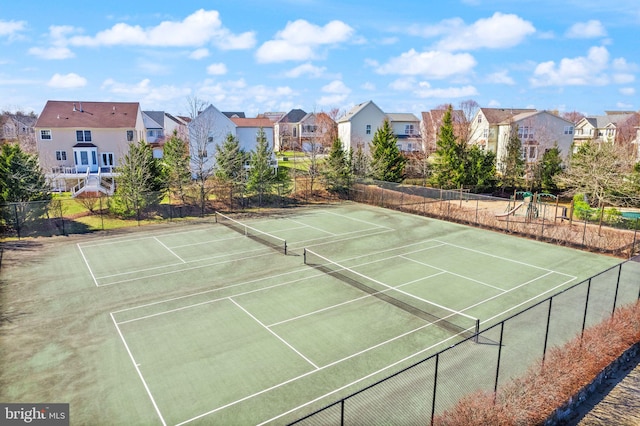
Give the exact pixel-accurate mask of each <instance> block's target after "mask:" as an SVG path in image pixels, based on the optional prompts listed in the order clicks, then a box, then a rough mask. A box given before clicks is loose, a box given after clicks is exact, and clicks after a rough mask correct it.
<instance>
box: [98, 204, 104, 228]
mask: <svg viewBox="0 0 640 426" xmlns="http://www.w3.org/2000/svg"><path fill="white" fill-rule="evenodd" d="M98 200H100V223H101V224H102V230H103V231H104V213H102V195H100V198H98Z"/></svg>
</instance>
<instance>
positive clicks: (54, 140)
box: [34, 101, 145, 196]
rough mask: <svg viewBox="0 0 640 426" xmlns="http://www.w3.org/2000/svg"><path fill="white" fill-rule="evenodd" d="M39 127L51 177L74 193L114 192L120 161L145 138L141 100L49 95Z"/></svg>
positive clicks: (42, 160) (38, 141) (40, 152)
mask: <svg viewBox="0 0 640 426" xmlns="http://www.w3.org/2000/svg"><path fill="white" fill-rule="evenodd" d="M34 129H35V134H36V144H37V149H38V155H39V157H40V163H41V164H42V166H43V169H44V170H45V176H46V178H47V179H48V181H49V182H50V183H51V185H52V187H53V188H54V189H55V190H60V191H69V190H71V192H72V195H74V196H76V195H78V194H81V193H83V192H103V193H108V194H109V193H112V192H113V190H114V184H115V177H116V175H115V174H114V170H113V169H114V167H115V166H117V165H118V164H119V163H120V161H121V160H122V158H123V157H124V155H125V154H126V152H127V146H128V144H129V143H130V142H138V141H140V140H144V138H145V127H144V120H143V115H142V111H141V110H140V104H139V103H138V102H79V101H78V102H73V101H47V103H46V105H45V107H44V109H43V110H42V113H41V114H40V117H39V118H38V120H37V121H36V123H35V126H34Z"/></svg>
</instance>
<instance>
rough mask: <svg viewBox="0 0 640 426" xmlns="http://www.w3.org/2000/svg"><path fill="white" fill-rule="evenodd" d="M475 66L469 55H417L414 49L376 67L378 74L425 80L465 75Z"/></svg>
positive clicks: (432, 53) (447, 53)
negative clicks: (410, 76) (416, 76)
mask: <svg viewBox="0 0 640 426" xmlns="http://www.w3.org/2000/svg"><path fill="white" fill-rule="evenodd" d="M475 65H476V60H475V59H474V58H473V56H471V55H470V54H469V53H458V54H455V53H450V52H439V51H428V52H422V53H418V52H416V51H415V50H414V49H411V50H409V51H408V52H405V53H403V54H401V55H400V56H398V57H396V58H392V59H391V60H389V62H387V63H386V64H384V65H381V66H380V67H378V69H377V70H376V72H378V73H379V74H398V75H419V76H423V77H426V78H446V77H450V76H452V75H456V74H466V73H468V72H470V71H471V70H472V69H473V67H474V66H475Z"/></svg>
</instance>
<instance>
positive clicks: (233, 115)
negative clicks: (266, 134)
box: [222, 111, 247, 118]
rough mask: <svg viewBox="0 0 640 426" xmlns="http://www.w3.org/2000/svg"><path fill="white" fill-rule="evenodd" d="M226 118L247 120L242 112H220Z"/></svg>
mask: <svg viewBox="0 0 640 426" xmlns="http://www.w3.org/2000/svg"><path fill="white" fill-rule="evenodd" d="M222 113H223V114H224V115H226V116H227V117H228V118H247V117H246V116H245V115H244V112H242V111H222Z"/></svg>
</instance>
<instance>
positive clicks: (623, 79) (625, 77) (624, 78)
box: [612, 74, 636, 84]
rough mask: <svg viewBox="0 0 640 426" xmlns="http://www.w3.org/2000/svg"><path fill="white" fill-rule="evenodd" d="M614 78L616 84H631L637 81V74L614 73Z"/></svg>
mask: <svg viewBox="0 0 640 426" xmlns="http://www.w3.org/2000/svg"><path fill="white" fill-rule="evenodd" d="M612 79H613V82H614V83H616V84H629V83H633V82H634V81H636V76H635V75H633V74H613V75H612Z"/></svg>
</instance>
